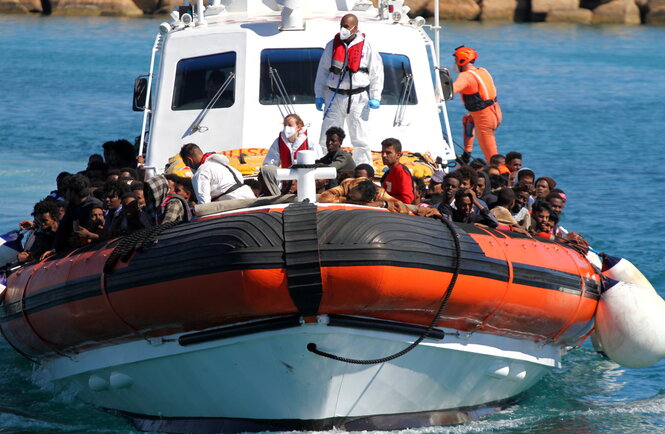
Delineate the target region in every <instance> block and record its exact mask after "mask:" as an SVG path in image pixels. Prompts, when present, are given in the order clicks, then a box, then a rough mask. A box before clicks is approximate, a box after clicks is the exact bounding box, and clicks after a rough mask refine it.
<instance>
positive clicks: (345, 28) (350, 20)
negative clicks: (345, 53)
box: [339, 14, 358, 42]
mask: <svg viewBox="0 0 665 434" xmlns="http://www.w3.org/2000/svg"><path fill="white" fill-rule="evenodd" d="M339 27H340V29H339V37H340V39H342V40H343V41H346V42H351V41H352V40H353V38H355V37H356V33H358V17H356V16H355V15H353V14H346V15H344V16H343V17H342V19H341V20H340V22H339Z"/></svg>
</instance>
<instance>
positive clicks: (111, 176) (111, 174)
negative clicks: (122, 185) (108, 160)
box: [106, 169, 120, 182]
mask: <svg viewBox="0 0 665 434" xmlns="http://www.w3.org/2000/svg"><path fill="white" fill-rule="evenodd" d="M118 179H120V170H118V169H111V170H109V171H108V172H106V181H107V182H108V181H117V180H118Z"/></svg>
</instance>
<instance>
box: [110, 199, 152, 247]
mask: <svg viewBox="0 0 665 434" xmlns="http://www.w3.org/2000/svg"><path fill="white" fill-rule="evenodd" d="M121 201H122V212H121V213H120V215H119V216H118V218H116V219H115V220H114V221H113V223H112V225H111V229H110V231H109V237H110V238H116V237H121V236H125V235H129V234H131V233H133V232H136V231H138V230H141V229H145V228H149V227H151V226H152V223H151V222H150V220H149V218H148V216H147V215H146V214H145V213H144V212H142V211H141V210H140V209H139V201H138V197H136V195H135V194H134V193H125V194H123V195H122V198H121Z"/></svg>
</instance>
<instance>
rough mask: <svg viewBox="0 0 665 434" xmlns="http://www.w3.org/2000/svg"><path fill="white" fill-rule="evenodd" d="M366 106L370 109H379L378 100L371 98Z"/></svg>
mask: <svg viewBox="0 0 665 434" xmlns="http://www.w3.org/2000/svg"><path fill="white" fill-rule="evenodd" d="M367 105H368V106H369V108H371V109H378V108H379V107H381V103H380V102H379V100H378V99H376V98H372V99H370V100H369V101H368V102H367Z"/></svg>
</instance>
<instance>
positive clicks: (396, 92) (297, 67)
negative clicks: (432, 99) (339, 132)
mask: <svg viewBox="0 0 665 434" xmlns="http://www.w3.org/2000/svg"><path fill="white" fill-rule="evenodd" d="M322 54H323V49H321V48H287V49H277V48H276V49H266V50H263V51H261V86H260V90H259V102H260V103H261V104H264V105H277V104H283V103H284V101H283V100H282V98H281V96H280V91H279V89H278V85H277V84H276V80H281V82H282V83H283V84H284V89H285V90H286V94H287V95H288V97H289V99H290V101H289V103H290V104H314V81H315V80H316V70H317V69H318V66H319V59H320V58H321V55H322ZM380 54H381V59H382V60H383V74H384V80H383V92H382V94H381V104H382V105H398V104H399V103H400V100H402V99H406V104H408V105H413V104H418V98H417V96H416V91H415V88H414V87H413V79H412V78H411V62H410V61H409V58H408V57H407V56H405V55H403V54H391V53H380ZM271 68H272V72H273V74H272V76H271V73H270V72H271Z"/></svg>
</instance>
